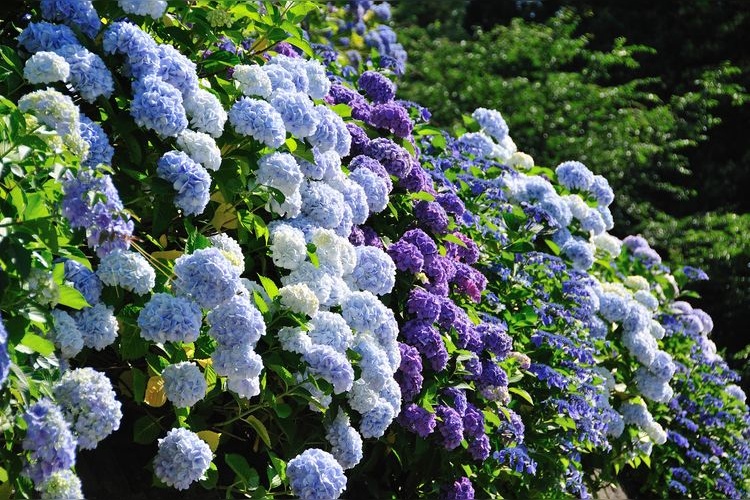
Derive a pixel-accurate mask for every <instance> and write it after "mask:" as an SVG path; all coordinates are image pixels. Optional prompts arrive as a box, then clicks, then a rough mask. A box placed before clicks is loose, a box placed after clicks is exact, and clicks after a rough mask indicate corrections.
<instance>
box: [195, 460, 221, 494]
mask: <svg viewBox="0 0 750 500" xmlns="http://www.w3.org/2000/svg"><path fill="white" fill-rule="evenodd" d="M218 482H219V470H218V469H217V468H216V464H215V463H213V462H211V465H209V466H208V470H207V471H206V478H205V479H201V481H200V484H201V486H203V488H205V489H207V490H213V489H214V488H216V483H218Z"/></svg>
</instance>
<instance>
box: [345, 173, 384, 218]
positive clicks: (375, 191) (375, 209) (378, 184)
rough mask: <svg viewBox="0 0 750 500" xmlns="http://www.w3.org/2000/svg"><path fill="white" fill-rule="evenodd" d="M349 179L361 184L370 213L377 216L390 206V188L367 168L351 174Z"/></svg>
mask: <svg viewBox="0 0 750 500" xmlns="http://www.w3.org/2000/svg"><path fill="white" fill-rule="evenodd" d="M349 179H351V180H353V181H354V182H356V183H357V184H359V185H360V186H361V187H362V189H363V190H364V192H365V196H366V197H367V206H368V208H369V209H370V213H373V214H376V213H379V212H382V211H383V210H385V207H387V206H388V191H389V190H388V186H387V184H386V183H385V181H384V180H383V179H382V178H381V177H379V176H378V175H377V174H375V173H373V172H372V171H371V170H368V169H366V168H358V169H357V170H355V171H353V172H352V173H351V174H349Z"/></svg>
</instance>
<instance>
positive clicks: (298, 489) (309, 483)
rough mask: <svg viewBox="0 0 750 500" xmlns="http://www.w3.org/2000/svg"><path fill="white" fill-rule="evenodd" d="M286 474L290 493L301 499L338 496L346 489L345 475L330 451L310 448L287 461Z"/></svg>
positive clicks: (325, 498) (316, 499) (326, 499)
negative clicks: (290, 489)
mask: <svg viewBox="0 0 750 500" xmlns="http://www.w3.org/2000/svg"><path fill="white" fill-rule="evenodd" d="M286 475H287V479H289V486H290V487H291V488H292V493H293V494H294V495H295V496H298V497H300V498H301V499H302V500H330V499H334V498H339V497H340V496H341V493H342V492H343V491H344V490H345V489H346V476H345V475H344V471H343V469H342V468H341V465H340V464H339V463H338V462H337V461H336V459H335V458H334V457H333V455H331V454H330V453H328V452H326V451H323V450H320V449H318V448H310V449H308V450H305V451H304V452H302V453H301V454H299V455H297V456H296V457H294V458H293V459H291V460H290V461H289V463H288V464H287V466H286Z"/></svg>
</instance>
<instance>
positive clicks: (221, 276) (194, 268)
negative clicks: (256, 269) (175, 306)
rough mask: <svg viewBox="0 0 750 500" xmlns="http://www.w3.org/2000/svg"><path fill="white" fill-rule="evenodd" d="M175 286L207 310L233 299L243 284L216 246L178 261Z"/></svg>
mask: <svg viewBox="0 0 750 500" xmlns="http://www.w3.org/2000/svg"><path fill="white" fill-rule="evenodd" d="M174 274H175V276H176V279H175V280H174V283H173V287H174V290H175V291H176V293H177V295H182V296H188V297H191V298H192V299H193V300H195V301H196V302H197V303H198V304H199V305H200V306H201V307H203V308H205V309H213V308H214V307H216V306H218V305H219V304H221V303H222V302H224V301H225V300H229V299H230V298H232V297H233V296H234V295H235V293H236V292H237V289H238V285H239V278H240V277H239V273H238V272H237V269H236V268H235V267H234V266H232V263H231V262H229V260H227V258H226V257H224V255H222V253H221V251H220V250H218V249H216V248H202V249H200V250H196V251H195V252H194V253H192V254H190V255H182V256H181V257H179V258H178V259H177V260H176V261H175V266H174Z"/></svg>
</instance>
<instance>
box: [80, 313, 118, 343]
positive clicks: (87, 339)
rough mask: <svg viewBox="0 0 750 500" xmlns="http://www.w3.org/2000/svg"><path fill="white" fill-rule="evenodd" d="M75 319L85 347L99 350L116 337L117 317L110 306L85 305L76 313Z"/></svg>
mask: <svg viewBox="0 0 750 500" xmlns="http://www.w3.org/2000/svg"><path fill="white" fill-rule="evenodd" d="M75 320H76V323H77V324H78V330H79V331H80V332H81V336H82V337H83V345H85V346H86V347H91V348H92V349H96V350H97V351H101V350H102V349H104V348H105V347H107V346H108V345H110V344H112V342H114V341H115V339H116V338H117V330H118V326H117V319H116V318H115V316H114V314H113V313H112V308H111V307H107V306H106V305H104V304H101V303H99V304H96V305H94V306H92V307H87V308H85V309H83V310H82V311H80V312H79V313H78V314H76V316H75Z"/></svg>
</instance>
